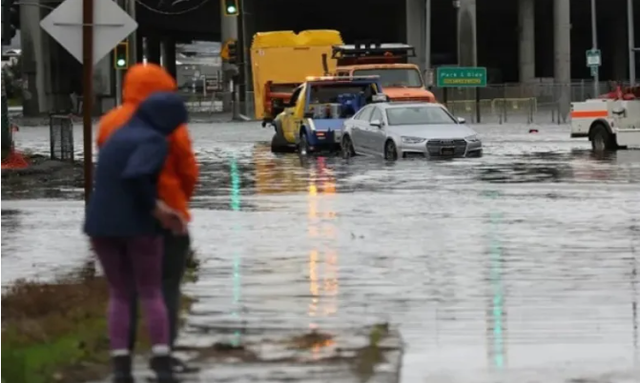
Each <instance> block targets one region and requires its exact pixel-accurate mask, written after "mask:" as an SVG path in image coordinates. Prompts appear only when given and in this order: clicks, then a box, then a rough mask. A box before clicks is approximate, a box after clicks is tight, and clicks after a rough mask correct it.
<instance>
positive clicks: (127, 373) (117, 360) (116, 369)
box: [111, 355, 134, 383]
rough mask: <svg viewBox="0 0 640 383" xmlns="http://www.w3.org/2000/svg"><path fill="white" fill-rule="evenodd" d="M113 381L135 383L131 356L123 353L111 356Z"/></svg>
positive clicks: (114, 382)
mask: <svg viewBox="0 0 640 383" xmlns="http://www.w3.org/2000/svg"><path fill="white" fill-rule="evenodd" d="M111 364H112V365H113V383H134V381H133V376H132V375H131V356H130V355H121V356H114V357H112V358H111Z"/></svg>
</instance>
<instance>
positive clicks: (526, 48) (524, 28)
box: [518, 0, 536, 83]
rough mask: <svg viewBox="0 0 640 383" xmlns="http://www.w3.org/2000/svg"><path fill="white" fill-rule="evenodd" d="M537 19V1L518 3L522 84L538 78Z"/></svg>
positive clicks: (521, 1)
mask: <svg viewBox="0 0 640 383" xmlns="http://www.w3.org/2000/svg"><path fill="white" fill-rule="evenodd" d="M535 24H536V19H535V1H534V0H520V1H519V2H518V26H519V28H518V29H519V32H520V44H519V45H520V82H521V83H528V82H531V81H533V80H534V79H535V77H536V41H535V35H536V29H535V28H536V27H535Z"/></svg>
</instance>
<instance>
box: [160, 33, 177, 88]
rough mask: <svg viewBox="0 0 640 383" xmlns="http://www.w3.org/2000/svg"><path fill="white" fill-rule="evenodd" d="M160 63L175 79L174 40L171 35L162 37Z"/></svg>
mask: <svg viewBox="0 0 640 383" xmlns="http://www.w3.org/2000/svg"><path fill="white" fill-rule="evenodd" d="M162 65H164V67H165V68H166V69H167V72H169V74H171V76H173V78H174V79H177V68H176V40H175V39H174V38H173V37H166V36H165V37H163V39H162Z"/></svg>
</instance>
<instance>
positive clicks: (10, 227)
mask: <svg viewBox="0 0 640 383" xmlns="http://www.w3.org/2000/svg"><path fill="white" fill-rule="evenodd" d="M20 214H21V212H20V210H17V209H3V210H2V237H4V235H5V234H15V233H17V232H18V231H19V230H20ZM2 242H5V239H4V238H3V239H2Z"/></svg>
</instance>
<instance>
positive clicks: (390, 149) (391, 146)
mask: <svg viewBox="0 0 640 383" xmlns="http://www.w3.org/2000/svg"><path fill="white" fill-rule="evenodd" d="M384 159H385V160H388V161H395V160H397V159H398V150H397V149H396V143H395V142H393V140H387V142H386V143H385V144H384Z"/></svg>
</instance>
